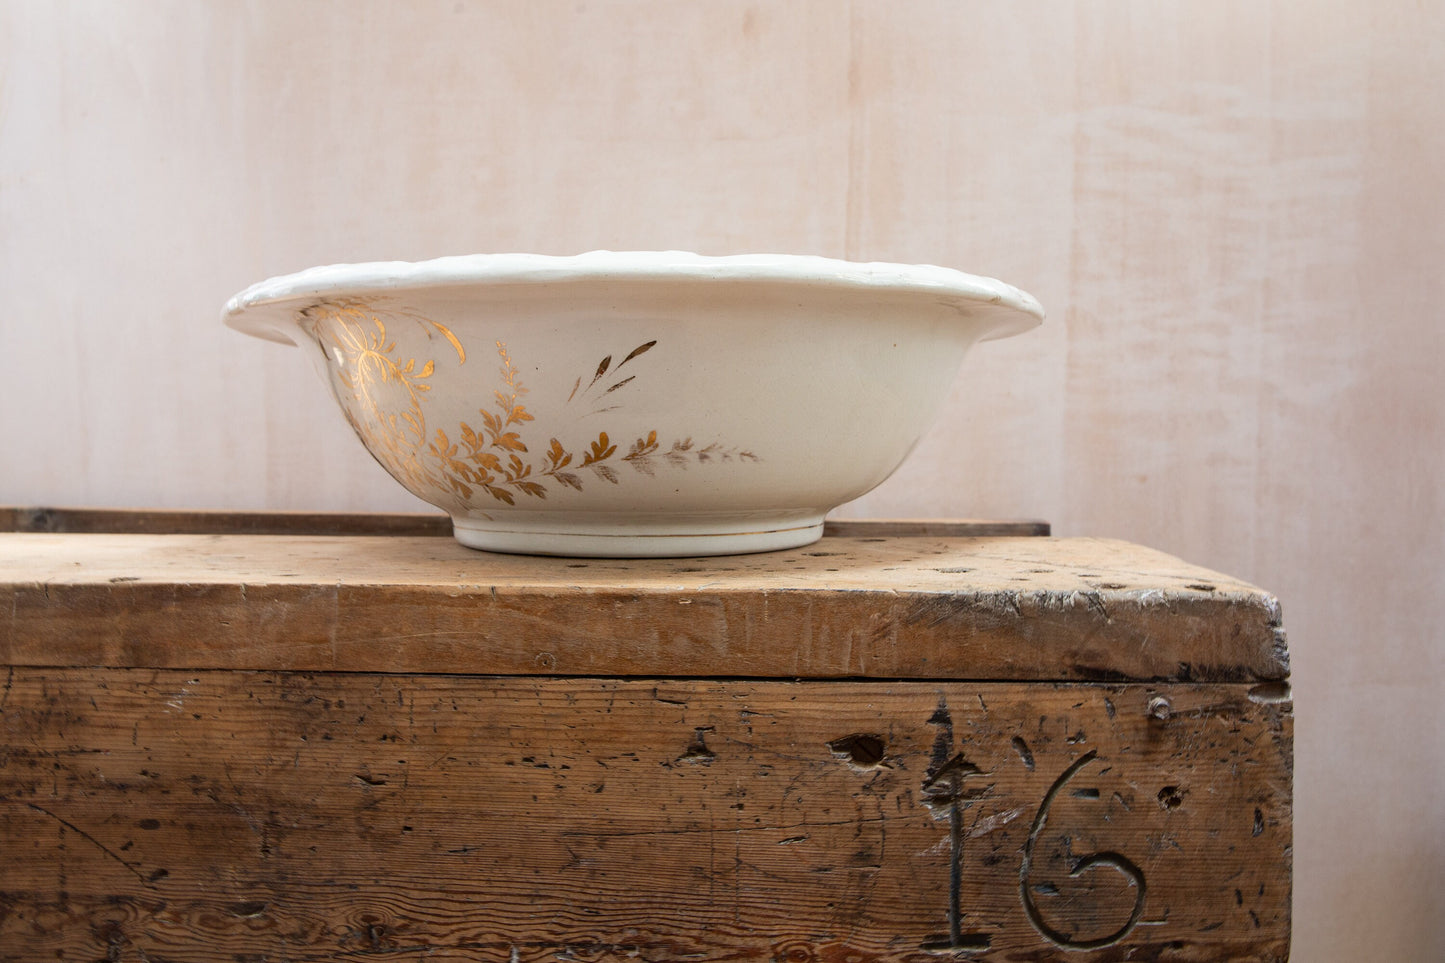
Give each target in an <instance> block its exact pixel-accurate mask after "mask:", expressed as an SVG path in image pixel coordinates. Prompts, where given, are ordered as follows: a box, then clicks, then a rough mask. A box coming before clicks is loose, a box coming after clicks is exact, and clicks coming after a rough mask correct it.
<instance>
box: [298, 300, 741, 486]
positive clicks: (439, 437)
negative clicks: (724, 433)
mask: <svg viewBox="0 0 1445 963" xmlns="http://www.w3.org/2000/svg"><path fill="white" fill-rule="evenodd" d="M388 320H390V321H391V322H392V323H393V324H395V323H396V322H397V321H402V322H410V323H413V324H416V325H419V326H420V327H421V328H422V329H423V330H425V331H427V333H428V336H431V335H439V336H440V337H441V338H443V339H444V340H445V341H446V342H447V343H448V344H449V345H450V346H451V347H452V349H454V350H455V351H456V354H457V363H458V364H465V363H466V360H467V353H466V349H465V348H464V347H463V346H462V343H461V341H460V340H459V339H458V338H457V337H456V335H455V334H453V333H452V331H451V330H450V329H449V328H447V327H446V326H445V325H443V324H440V323H438V322H436V321H432V320H430V319H428V318H424V317H421V316H420V315H416V314H411V313H409V312H403V311H392V310H377V309H375V308H374V307H372V306H371V305H370V304H368V303H367V302H364V301H361V300H357V299H343V300H334V301H325V302H321V303H318V304H316V305H313V306H312V307H310V308H308V309H306V310H305V311H303V312H302V318H301V325H302V327H303V328H304V329H305V330H307V331H308V332H309V333H310V334H311V335H312V336H313V337H315V338H316V339H317V341H318V343H320V344H321V346H322V347H323V349H327V350H328V354H329V355H330V357H331V360H332V361H333V362H334V365H335V368H336V380H337V382H339V385H340V388H339V389H338V391H337V395H338V398H340V400H341V402H342V408H343V410H344V412H345V414H346V419H347V421H348V422H349V423H350V425H351V427H352V429H353V430H354V431H355V432H356V434H357V435H358V436H359V437H360V438H361V440H362V441H363V442H364V443H365V444H366V447H367V449H368V450H369V451H370V452H371V453H372V455H373V457H375V458H376V460H377V461H379V462H380V463H381V465H382V467H384V468H386V469H387V471H389V472H391V474H392V475H393V476H395V477H396V478H397V479H398V480H399V481H401V482H402V483H403V484H404V485H406V486H407V487H408V488H409V489H411V491H413V492H414V493H416V494H418V495H421V496H423V497H436V495H437V494H438V493H441V496H442V500H443V501H446V502H448V503H449V504H448V505H447V507H448V508H450V509H452V510H456V511H461V510H466V509H467V508H469V507H475V506H474V504H473V499H474V498H475V497H476V496H477V494H478V493H479V492H485V493H486V494H487V495H489V496H490V497H491V498H492V499H493V500H494V501H497V502H501V503H502V504H505V505H516V504H517V499H518V496H524V497H525V498H534V499H538V500H543V499H546V498H547V496H548V494H549V492H550V491H554V490H560V489H561V488H570V489H572V490H574V491H579V492H580V491H583V490H584V487H585V476H584V475H583V474H581V472H582V471H583V470H584V469H585V470H586V471H587V472H589V473H590V474H591V475H592V476H593V477H596V478H599V479H601V480H603V481H606V482H609V483H610V484H613V485H618V484H621V481H622V479H621V476H620V475H619V473H618V471H617V466H618V465H619V464H626V465H629V466H631V467H632V468H633V469H634V470H635V471H637V472H638V473H639V474H642V475H647V476H652V475H654V474H655V473H656V471H657V469H658V468H659V467H664V466H665V467H668V468H673V469H685V468H687V467H688V465H689V464H692V463H693V462H696V463H698V464H707V463H709V462H711V461H714V460H718V461H723V462H728V461H732V460H733V459H734V458H736V459H738V460H739V461H750V462H755V461H758V460H759V459H758V456H757V455H755V454H753V453H752V452H751V451H745V450H744V451H739V450H738V449H736V448H728V447H725V446H723V445H720V444H718V443H713V444H711V445H708V446H706V447H703V448H698V447H696V446H694V444H693V441H692V439H691V438H684V439H679V440H675V441H673V442H672V444H671V446H670V447H669V448H667V449H666V450H663V448H662V444H661V443H660V442H659V441H658V438H657V431H656V430H652V431H649V432H648V433H647V436H646V437H640V438H638V439H636V440H635V441H633V442H632V443H631V444H630V446H629V447H628V449H627V453H626V454H624V455H622V456H620V457H618V456H617V450H618V444H617V443H616V442H614V441H613V440H612V439H611V438H610V437H609V436H608V434H607V432H606V431H599V432H598V434H597V437H596V438H595V439H589V440H588V441H587V442H586V443H585V445H584V447H583V448H581V449H580V454H581V460H580V461H578V460H577V459H576V455H575V453H574V451H573V450H569V449H568V448H567V447H566V446H565V445H564V444H563V443H562V442H561V440H560V439H558V438H555V437H553V438H550V439H548V443H547V446H546V448H545V451H544V452H543V453H542V454H541V456H540V458H538V459H536V460H533V453H532V449H531V448H530V447H529V446H528V444H527V440H526V438H525V437H524V435H525V433H526V428H527V423H528V422H531V421H533V420H534V418H533V415H532V413H531V412H529V411H528V410H527V408H526V406H525V405H524V404H523V403H522V401H521V398H522V396H524V395H526V394H527V393H528V389H527V387H526V386H525V385H523V383H522V379H521V376H520V373H519V370H518V368H517V366H516V365H515V364H514V363H513V361H512V356H511V353H510V351H509V350H508V348H507V345H506V343H505V342H502V341H497V342H496V348H497V357H498V358H499V359H500V360H501V365H500V367H499V368H498V371H499V373H500V376H501V387H499V388H496V389H495V390H494V391H493V397H494V399H495V403H494V404H493V405H492V406H491V407H490V408H480V409H478V411H477V415H478V419H479V420H478V422H477V424H476V425H475V426H474V425H472V424H469V423H467V422H465V421H464V422H461V423H459V424H458V425H456V426H455V428H454V430H453V433H454V434H455V436H456V438H455V440H453V437H452V435H450V434H448V433H447V432H446V431H445V430H443V429H442V428H440V427H437V428H434V429H432V431H431V434H430V435H429V434H428V425H427V420H426V405H425V400H426V394H427V392H429V391H431V387H432V386H431V384H430V383H429V382H428V379H430V378H431V377H432V376H433V374H434V373H435V371H436V363H435V361H434V360H433V359H430V358H428V359H425V360H420V361H419V360H418V359H416V358H401V357H398V356H396V353H395V352H396V342H395V341H389V340H388V336H387V327H386V326H387V321H388ZM656 344H657V341H656V340H652V341H648V342H646V343H644V344H641V345H638V346H637V347H636V348H633V349H632V351H631V352H629V353H628V354H627V355H626V356H625V357H624V358H623V360H622V362H621V364H618V365H617V367H616V368H612V357H613V356H612V355H607V356H606V357H605V358H603V359H602V361H601V362H599V363H598V365H597V368H596V370H595V373H594V374H593V376H592V380H591V382H590V383H589V384H588V385H587V387H586V388H583V387H582V384H583V378H584V377H585V376H579V377H578V378H577V380H576V383H575V384H574V385H573V387H572V392H571V394H570V395H568V397H567V403H568V404H571V403H572V402H573V401H574V400H578V401H579V402H585V403H587V404H590V405H592V406H593V409H592V411H591V412H590V414H599V413H603V412H608V411H614V410H616V409H617V408H619V407H621V405H620V404H617V403H611V402H612V399H611V398H610V397H608V398H607V400H608V402H609V404H608V405H607V406H606V407H598V405H599V404H600V403H601V400H602V399H603V398H604V397H607V396H613V395H614V393H615V392H620V391H622V389H624V388H626V387H627V385H629V384H631V383H632V381H633V380H634V379H636V378H637V375H636V374H628V376H627V377H625V378H622V379H621V380H620V381H617V382H615V383H614V384H612V385H610V386H608V387H606V388H605V390H602V391H601V392H600V393H598V392H594V391H593V389H594V388H597V386H598V383H599V382H600V381H602V378H603V376H604V375H606V374H607V372H608V370H609V369H611V370H612V371H614V372H615V371H618V370H620V369H621V368H622V367H623V366H624V365H626V364H627V363H628V362H630V361H633V360H634V359H635V358H638V357H639V356H641V355H643V354H645V353H646V352H648V351H650V350H651V349H652V348H653V347H654V346H655V345H656ZM589 395H591V398H590V399H589V398H588V396H589ZM523 456H526V457H523ZM552 483H556V485H555V487H549V486H551V485H552Z"/></svg>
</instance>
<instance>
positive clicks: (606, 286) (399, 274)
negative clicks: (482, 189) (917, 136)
mask: <svg viewBox="0 0 1445 963" xmlns="http://www.w3.org/2000/svg"><path fill="white" fill-rule="evenodd" d="M1042 315H1043V309H1042V308H1040V307H1039V305H1038V302H1037V301H1035V300H1034V299H1033V298H1032V297H1030V296H1029V295H1027V294H1025V293H1023V292H1022V291H1019V290H1018V289H1017V288H1014V287H1012V286H1010V285H1007V284H1004V283H1003V282H1000V281H994V280H991V279H988V278H980V277H975V276H974V275H969V274H964V273H962V272H959V271H952V270H948V269H946V268H937V267H930V266H922V265H913V266H910V265H897V264H853V263H849V262H846V261H835V260H830V259H827V258H820V257H798V256H781V255H744V256H737V257H722V258H714V257H703V256H700V255H696V254H687V253H682V252H675V251H663V252H611V251H594V252H591V253H589V254H583V255H578V256H576V257H546V256H539V255H528V254H500V255H473V256H468V257H452V258H441V259H438V260H434V261H426V262H422V263H419V264H408V263H403V262H383V263H374V264H353V265H331V266H327V267H320V268H313V269H311V270H308V271H302V272H300V273H298V274H293V275H287V276H285V277H281V278H273V279H270V280H267V281H263V282H261V283H260V284H257V285H253V286H252V287H250V288H247V289H246V290H245V291H243V292H242V293H241V294H239V295H237V296H236V297H234V298H232V299H231V301H230V302H229V303H228V304H227V306H226V313H225V320H226V323H227V324H229V325H231V326H232V327H234V328H237V329H238V330H241V331H243V332H246V333H248V334H252V335H255V336H257V337H261V338H267V339H270V340H274V341H281V342H289V343H292V344H296V345H299V346H301V347H303V348H304V349H305V353H306V355H307V357H308V358H309V359H310V360H311V361H312V363H313V365H314V367H315V368H316V369H317V371H318V372H319V373H320V375H321V377H322V379H323V380H324V381H326V383H327V384H328V385H329V387H330V388H331V393H332V396H333V397H334V398H335V399H336V401H337V402H338V403H339V404H340V405H341V407H342V409H343V412H344V413H345V415H346V418H347V421H348V423H349V424H350V425H351V426H352V428H353V429H354V430H355V431H356V433H357V435H358V436H359V437H360V438H361V440H362V442H363V443H364V444H365V445H366V446H367V448H368V449H369V450H370V451H371V452H372V454H373V456H374V457H375V458H376V459H377V461H378V462H380V463H381V464H382V466H383V467H385V468H386V469H387V471H388V472H390V473H391V474H392V476H393V477H394V478H396V479H397V481H398V482H400V483H401V484H402V485H403V486H404V487H406V488H407V489H408V490H409V491H411V492H412V493H413V494H414V495H416V496H418V497H419V498H423V499H425V500H426V501H428V502H430V503H432V504H433V505H436V506H437V507H439V508H442V509H443V510H445V511H447V512H448V513H449V514H450V515H451V516H452V519H453V521H454V523H455V531H456V535H457V538H458V540H459V541H461V542H462V543H463V544H465V545H468V546H470V547H473V548H482V549H491V550H496V551H510V552H531V553H538V554H562V555H567V554H577V555H612V556H646V555H714V554H730V553H737V552H754V551H766V550H771V549H777V548H788V547H794V546H798V545H805V544H808V543H809V542H812V541H815V540H816V539H817V538H819V537H820V536H821V534H822V523H823V516H824V515H825V514H826V513H827V512H828V511H829V510H831V509H833V508H835V507H837V506H838V505H840V504H842V503H843V502H845V501H848V500H850V499H853V498H856V497H858V496H859V495H862V494H863V493H865V492H867V491H869V490H871V489H873V488H874V487H875V486H877V485H878V484H880V483H881V482H883V481H884V480H885V479H886V478H887V477H888V476H889V475H890V474H892V473H893V471H894V470H896V469H897V467H898V466H899V464H901V463H902V461H903V460H904V458H906V457H907V455H908V453H909V452H910V451H911V450H912V449H913V446H914V445H915V444H916V443H917V441H918V439H919V438H920V437H921V436H922V434H923V432H924V431H925V430H926V429H927V427H928V426H929V425H930V424H931V423H932V421H933V418H934V416H935V414H936V413H937V410H938V407H939V405H940V404H941V403H942V401H943V399H944V398H945V397H946V396H947V393H948V390H949V387H950V385H951V384H952V383H953V381H954V378H955V377H956V375H957V371H958V367H959V364H960V362H961V361H962V359H963V357H964V355H965V353H966V352H967V351H968V350H969V349H970V348H971V347H972V346H973V344H974V343H975V342H977V341H980V340H983V339H985V338H997V337H1002V336H1004V335H1008V334H1014V333H1017V332H1020V331H1023V330H1026V329H1028V328H1031V327H1033V326H1034V325H1037V324H1038V323H1039V321H1040V320H1041V318H1042ZM623 369H625V373H624V370H623ZM594 371H595V374H594ZM604 375H606V378H605V380H603V379H604Z"/></svg>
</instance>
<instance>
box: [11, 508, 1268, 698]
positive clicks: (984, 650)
mask: <svg viewBox="0 0 1445 963" xmlns="http://www.w3.org/2000/svg"><path fill="white" fill-rule="evenodd" d="M20 512H23V510H19V511H17V510H11V514H10V515H9V516H7V517H8V519H9V520H10V521H11V524H10V525H9V526H8V527H11V528H12V529H13V528H24V527H25V526H24V525H20V524H17V523H15V519H16V518H18V517H20ZM52 517H53V516H52ZM304 517H305V516H297V518H304ZM421 517H422V518H426V516H421ZM213 520H214V519H213ZM1028 524H1029V523H1025V527H1023V528H1014V529H1009V528H1008V524H1005V525H1004V527H1003V528H1002V529H1000V528H998V527H997V526H994V527H992V528H989V527H978V526H975V527H973V528H968V527H959V526H957V525H955V526H953V527H951V528H949V527H945V528H942V529H940V528H937V527H932V526H929V525H927V524H924V523H876V524H872V525H870V524H869V523H858V522H854V523H847V524H844V525H841V526H840V525H834V526H832V528H831V531H830V534H828V535H826V536H825V537H824V539H823V540H822V541H820V542H818V543H817V544H815V545H812V546H808V547H806V548H802V549H795V550H791V551H784V552H772V553H767V554H762V555H747V556H729V557H722V558H712V559H667V560H598V559H559V558H530V557H525V556H508V555H493V554H488V553H484V552H475V551H472V550H469V549H466V548H463V547H462V546H460V545H458V544H456V543H455V542H454V541H452V540H451V539H449V538H441V537H432V536H431V535H325V536H320V535H295V534H280V535H277V534H271V535H247V534H197V533H195V532H197V531H203V530H205V529H206V526H204V525H201V526H192V527H191V532H192V533H191V534H154V533H151V534H77V533H74V532H71V533H37V532H35V531H34V530H33V529H34V528H35V527H38V526H33V525H32V526H30V527H31V531H28V532H14V531H12V532H9V533H3V534H0V612H8V613H9V615H8V617H6V618H0V660H3V661H4V662H5V663H6V664H10V665H49V666H111V667H143V668H162V667H164V668H191V669H207V668H216V669H272V670H302V671H310V670H342V671H348V670H350V671H381V672H443V673H477V674H496V675H579V676H580V675H596V676H609V677H699V676H708V677H729V678H881V679H904V678H907V679H939V680H942V679H948V680H1045V681H1048V680H1057V681H1099V682H1118V681H1127V680H1157V681H1201V682H1202V681H1214V682H1275V681H1279V680H1282V679H1284V678H1285V677H1287V675H1288V672H1289V668H1288V656H1287V652H1286V649H1285V645H1284V637H1283V631H1282V629H1281V625H1280V616H1279V607H1278V604H1277V603H1276V602H1275V600H1274V599H1273V598H1272V597H1270V596H1269V595H1268V594H1266V593H1265V592H1263V591H1261V590H1259V589H1257V588H1254V587H1253V586H1250V585H1247V584H1245V583H1242V582H1240V581H1238V580H1235V579H1232V578H1229V577H1227V576H1224V575H1221V574H1219V573H1216V572H1211V571H1208V570H1206V569H1201V568H1198V567H1195V566H1192V565H1189V564H1187V563H1184V562H1181V561H1180V560H1178V559H1176V558H1173V557H1171V556H1168V555H1165V554H1162V553H1160V552H1156V551H1153V550H1150V549H1146V548H1141V547H1139V546H1136V545H1131V544H1128V543H1125V542H1120V541H1112V540H1106V539H1092V538H1066V539H1056V538H1044V537H1037V536H1033V535H1027V534H1012V535H1010V534H1002V535H1000V534H979V533H980V532H983V533H987V532H991V531H1000V530H1002V531H1010V530H1012V531H1018V532H1028V531H1036V530H1037V528H1038V526H1037V523H1032V524H1033V525H1034V527H1033V528H1029V527H1027V526H1028ZM177 527H179V528H181V529H182V530H184V529H185V526H183V525H182V526H171V530H174V529H176V528H177ZM102 530H106V531H115V530H116V528H115V526H112V527H111V528H109V529H102ZM241 530H246V529H244V528H243V529H241ZM251 530H254V528H253V529H251ZM384 530H386V531H394V530H396V529H395V528H386V529H384ZM152 532H154V526H152ZM897 532H913V533H916V534H902V535H900V534H893V533H897ZM938 532H944V533H946V534H937V533H938ZM959 532H968V533H970V534H967V535H963V534H959ZM433 534H439V533H433Z"/></svg>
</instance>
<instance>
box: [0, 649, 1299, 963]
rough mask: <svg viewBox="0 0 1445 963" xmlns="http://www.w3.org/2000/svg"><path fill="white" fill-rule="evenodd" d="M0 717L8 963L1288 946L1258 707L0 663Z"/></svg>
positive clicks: (1273, 772) (1121, 691) (1192, 692)
mask: <svg viewBox="0 0 1445 963" xmlns="http://www.w3.org/2000/svg"><path fill="white" fill-rule="evenodd" d="M1252 691H1253V696H1251V692H1252ZM0 699H3V702H0V726H3V742H0V746H3V749H0V752H3V757H0V847H3V850H4V853H3V857H0V947H3V953H0V956H3V957H4V958H5V959H8V960H41V959H45V960H51V959H56V958H65V959H85V960H90V959H112V960H145V959H150V960H156V959H166V960H169V961H173V963H187V961H201V960H216V959H238V960H240V959H244V960H257V961H259V960H292V961H299V960H360V959H369V958H373V957H374V956H385V957H386V958H389V959H452V960H461V959H467V960H483V961H499V963H510V961H542V960H548V961H552V960H558V959H561V960H614V959H615V960H622V959H642V960H684V959H689V960H702V961H706V960H756V961H760V963H761V961H799V963H801V961H808V960H818V961H841V960H858V961H875V963H876V961H912V963H922V961H929V960H933V961H936V960H938V959H940V958H966V959H979V960H997V961H1023V960H1052V959H1068V960H1077V961H1081V963H1102V961H1105V960H1123V959H1129V960H1183V961H1202V960H1226V959H1227V960H1257V961H1282V960H1284V959H1285V958H1286V956H1287V948H1288V934H1289V907H1290V885H1291V883H1290V855H1289V854H1290V845H1291V837H1290V807H1291V799H1290V776H1291V768H1292V759H1291V727H1292V724H1291V713H1290V707H1289V705H1288V703H1287V702H1284V701H1278V700H1277V699H1275V698H1273V693H1272V690H1271V687H1264V688H1263V689H1262V690H1259V689H1256V690H1252V689H1251V687H1250V686H1247V685H1182V684H1176V685H1170V686H1151V685H1142V684H1133V685H1081V684H1074V685H1048V684H1021V683H992V684H972V685H970V684H938V685H935V684H926V683H907V684H904V683H894V684H883V683H849V682H833V683H829V682H781V681H779V682H702V681H698V682H679V681H667V680H658V681H651V682H646V681H610V682H609V681H598V680H566V679H530V680H523V679H478V678H456V677H446V676H380V675H368V674H329V673H328V674H318V675H302V674H289V673H239V672H180V671H141V670H89V671H85V670H44V669H28V668H17V669H13V670H11V671H10V673H9V676H8V678H7V679H6V680H5V687H4V695H3V697H0Z"/></svg>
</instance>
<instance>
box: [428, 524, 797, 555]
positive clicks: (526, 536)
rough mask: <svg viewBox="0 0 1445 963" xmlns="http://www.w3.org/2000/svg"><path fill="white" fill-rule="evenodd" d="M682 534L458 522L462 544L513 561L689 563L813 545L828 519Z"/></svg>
mask: <svg viewBox="0 0 1445 963" xmlns="http://www.w3.org/2000/svg"><path fill="white" fill-rule="evenodd" d="M718 528H719V530H715V531H707V530H701V529H700V528H699V527H698V526H695V525H689V526H687V527H685V528H684V527H682V526H679V527H678V529H677V531H672V532H669V531H658V530H650V531H625V530H613V531H586V530H580V531H540V530H536V529H509V528H507V527H506V524H505V522H498V523H488V522H476V521H472V520H470V519H453V529H454V531H455V534H456V538H457V541H459V542H461V543H462V544H463V545H465V546H467V547H468V548H475V549H481V550H482V551H487V552H507V553H510V554H514V555H560V556H578V557H586V558H686V557H693V556H700V555H744V554H749V553H752V552H774V551H778V550H779V549H785V548H798V547H800V546H803V545H811V544H812V543H813V542H816V541H817V540H818V539H819V538H821V537H822V536H823V519H822V516H818V517H817V518H816V519H803V520H798V519H789V520H787V521H786V522H781V523H779V524H777V525H775V526H772V525H767V524H761V523H760V524H757V525H756V526H746V525H742V526H718Z"/></svg>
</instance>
